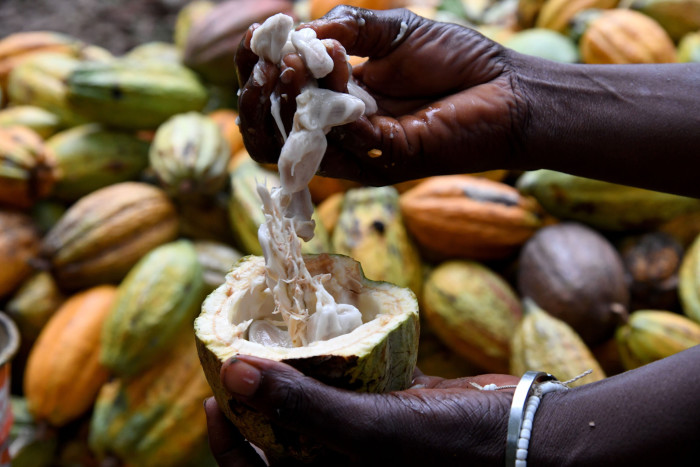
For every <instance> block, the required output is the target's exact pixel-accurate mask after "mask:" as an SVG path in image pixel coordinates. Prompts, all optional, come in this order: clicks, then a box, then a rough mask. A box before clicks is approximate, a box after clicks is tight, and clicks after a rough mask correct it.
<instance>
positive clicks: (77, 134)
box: [46, 123, 149, 201]
mask: <svg viewBox="0 0 700 467" xmlns="http://www.w3.org/2000/svg"><path fill="white" fill-rule="evenodd" d="M46 145H47V146H48V147H49V149H51V151H52V152H53V154H54V156H55V158H56V165H57V167H58V170H59V173H60V175H59V177H58V180H57V182H56V185H55V186H54V189H53V192H52V195H53V196H54V197H56V198H58V199H62V200H66V201H75V200H78V199H80V198H81V197H83V196H85V195H88V194H89V193H92V192H93V191H95V190H98V189H100V188H103V187H106V186H108V185H113V184H115V183H120V182H126V181H130V180H135V179H137V178H138V176H139V174H140V173H141V171H142V170H143V169H145V168H146V166H147V165H148V148H149V144H148V143H147V142H145V141H143V140H141V139H139V138H137V137H136V136H134V135H133V134H131V133H127V132H122V131H117V130H110V129H107V128H104V127H103V126H101V125H99V124H96V123H89V124H86V125H80V126H77V127H73V128H70V129H68V130H64V131H61V132H59V133H57V134H55V135H54V136H52V137H51V138H49V139H48V140H47V141H46Z"/></svg>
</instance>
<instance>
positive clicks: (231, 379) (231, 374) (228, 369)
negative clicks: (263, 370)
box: [221, 357, 261, 397]
mask: <svg viewBox="0 0 700 467" xmlns="http://www.w3.org/2000/svg"><path fill="white" fill-rule="evenodd" d="M221 372H222V375H221V379H222V382H223V384H224V387H225V388H226V389H227V390H228V391H229V392H230V393H231V394H235V395H239V396H243V397H250V396H252V395H253V394H255V391H257V390H258V386H260V378H261V375H260V370H258V369H257V368H255V367H254V366H252V365H249V364H248V363H246V362H243V361H241V360H238V359H237V358H235V357H233V358H232V359H230V360H229V361H227V362H226V364H225V365H224V366H223V367H222V369H221Z"/></svg>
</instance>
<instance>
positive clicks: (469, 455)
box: [205, 355, 518, 467]
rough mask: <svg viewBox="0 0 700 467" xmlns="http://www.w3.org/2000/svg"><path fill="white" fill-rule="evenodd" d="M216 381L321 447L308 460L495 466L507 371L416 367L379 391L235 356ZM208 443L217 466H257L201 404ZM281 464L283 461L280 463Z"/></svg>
mask: <svg viewBox="0 0 700 467" xmlns="http://www.w3.org/2000/svg"><path fill="white" fill-rule="evenodd" d="M221 380H222V383H223V385H224V387H225V388H226V389H227V390H228V391H229V392H230V393H231V394H232V395H233V396H234V397H235V398H236V399H238V400H239V401H241V402H243V403H245V404H247V405H249V406H251V407H252V408H254V409H256V410H258V411H260V412H262V413H263V414H265V415H267V416H268V417H270V419H271V420H272V421H273V422H274V423H275V424H277V425H279V426H282V427H284V428H286V429H288V430H292V431H294V432H297V433H299V434H301V435H304V436H307V437H308V438H311V439H313V440H315V441H317V442H319V443H321V444H322V445H323V446H325V447H326V448H328V451H329V456H330V457H331V458H332V460H329V458H328V457H324V460H323V461H322V462H321V461H319V463H317V464H316V465H334V466H341V465H368V466H369V465H384V466H385V465H403V466H412V465H415V466H421V467H424V466H425V465H441V466H449V465H460V466H464V465H494V464H499V465H502V464H503V462H504V459H505V457H504V453H505V444H506V432H507V420H508V413H509V409H510V403H511V399H512V392H513V390H512V389H499V390H490V391H481V390H479V389H477V388H476V387H475V386H474V385H472V384H471V383H476V384H478V385H480V386H485V385H487V384H491V383H494V384H496V385H498V386H503V385H514V384H517V382H518V378H516V377H514V376H509V375H481V376H476V377H470V378H460V379H454V380H447V379H443V378H438V377H431V376H425V375H422V374H421V373H420V372H417V373H416V375H415V378H414V381H413V386H412V387H411V388H409V389H407V390H405V391H396V392H391V393H387V394H367V393H356V392H352V391H347V390H343V389H337V388H334V387H331V386H327V385H325V384H323V383H320V382H319V381H317V380H315V379H313V378H309V377H307V376H304V375H303V374H302V373H301V372H299V371H298V370H296V369H294V368H292V367H291V366H289V365H286V364H283V363H279V362H274V361H271V360H265V359H262V358H257V357H251V356H243V355H241V356H239V357H237V359H235V360H231V361H229V362H227V363H225V364H224V366H223V367H222V369H221ZM205 410H206V413H207V424H208V430H209V440H210V441H209V442H210V446H211V449H212V452H213V454H214V457H215V458H216V460H217V462H218V463H219V465H220V466H222V467H234V466H236V467H257V466H264V465H265V464H264V462H263V461H262V460H261V457H260V456H259V455H258V453H257V452H256V451H255V450H254V449H253V448H252V447H251V445H250V444H248V443H247V442H246V441H245V439H244V438H243V437H242V436H241V435H240V433H239V432H238V431H237V430H236V428H235V427H234V426H233V425H232V424H231V423H230V422H229V421H228V420H227V419H226V418H225V417H224V415H223V413H222V412H221V411H220V410H219V408H218V406H217V404H216V401H214V399H213V398H212V399H208V400H207V401H206V403H205ZM285 465H287V464H285Z"/></svg>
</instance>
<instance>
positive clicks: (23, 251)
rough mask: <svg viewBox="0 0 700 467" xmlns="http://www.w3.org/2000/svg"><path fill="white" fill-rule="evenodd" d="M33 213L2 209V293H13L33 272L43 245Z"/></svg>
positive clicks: (0, 273) (0, 239)
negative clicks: (27, 213)
mask: <svg viewBox="0 0 700 467" xmlns="http://www.w3.org/2000/svg"><path fill="white" fill-rule="evenodd" d="M40 242H41V240H40V238H39V232H38V231H37V229H36V226H35V225H34V223H33V222H32V219H31V217H29V216H27V215H26V214H23V213H20V212H14V211H5V210H0V264H2V267H0V297H4V296H5V295H8V294H10V293H12V292H13V291H14V290H15V289H16V288H17V287H18V286H19V285H20V284H21V283H22V281H24V279H26V278H27V277H29V275H30V274H31V273H32V270H33V269H32V266H31V264H30V262H31V260H32V259H34V258H36V256H37V254H38V252H39V245H40Z"/></svg>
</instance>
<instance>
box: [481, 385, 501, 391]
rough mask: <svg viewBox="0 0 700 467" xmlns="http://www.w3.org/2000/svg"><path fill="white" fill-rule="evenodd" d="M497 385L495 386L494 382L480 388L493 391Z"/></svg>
mask: <svg viewBox="0 0 700 467" xmlns="http://www.w3.org/2000/svg"><path fill="white" fill-rule="evenodd" d="M497 387H498V386H496V384H495V383H491V384H487V385H486V386H484V387H483V388H481V389H482V390H484V391H495V390H496V388H497Z"/></svg>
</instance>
